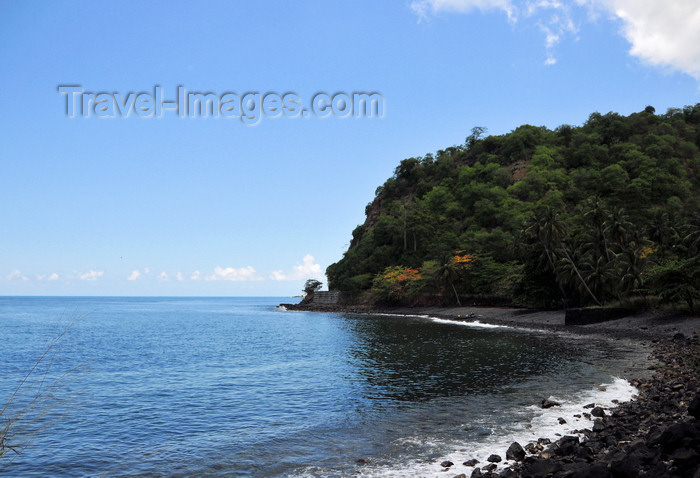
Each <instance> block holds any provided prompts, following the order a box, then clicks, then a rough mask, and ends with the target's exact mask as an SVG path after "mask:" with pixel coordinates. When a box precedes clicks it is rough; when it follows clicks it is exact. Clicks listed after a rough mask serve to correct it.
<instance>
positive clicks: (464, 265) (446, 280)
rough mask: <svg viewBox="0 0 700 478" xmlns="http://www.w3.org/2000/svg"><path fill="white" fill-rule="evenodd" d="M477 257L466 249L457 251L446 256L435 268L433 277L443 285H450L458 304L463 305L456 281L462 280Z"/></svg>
mask: <svg viewBox="0 0 700 478" xmlns="http://www.w3.org/2000/svg"><path fill="white" fill-rule="evenodd" d="M475 258H476V256H474V255H473V254H467V253H466V252H465V251H455V253H454V254H452V255H449V256H447V257H445V258H444V259H443V260H442V261H440V263H439V264H438V266H437V268H435V269H434V272H433V279H434V280H435V282H437V283H438V284H440V285H442V286H449V287H450V288H451V289H452V292H454V294H455V299H456V300H457V305H462V303H461V302H460V300H459V294H458V293H457V288H456V287H455V282H458V281H460V280H462V279H463V278H464V276H465V273H466V271H467V269H468V268H469V266H470V264H471V262H472V261H473V260H474V259H475Z"/></svg>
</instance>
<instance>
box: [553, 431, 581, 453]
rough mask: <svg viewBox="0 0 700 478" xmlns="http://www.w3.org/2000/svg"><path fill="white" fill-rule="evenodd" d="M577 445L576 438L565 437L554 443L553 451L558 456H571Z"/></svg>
mask: <svg viewBox="0 0 700 478" xmlns="http://www.w3.org/2000/svg"><path fill="white" fill-rule="evenodd" d="M578 444H579V440H578V437H577V436H572V435H567V436H565V437H562V438H560V439H559V440H557V441H556V442H554V446H553V451H554V453H555V454H557V455H560V456H563V455H572V454H574V453H575V452H576V447H577V446H578Z"/></svg>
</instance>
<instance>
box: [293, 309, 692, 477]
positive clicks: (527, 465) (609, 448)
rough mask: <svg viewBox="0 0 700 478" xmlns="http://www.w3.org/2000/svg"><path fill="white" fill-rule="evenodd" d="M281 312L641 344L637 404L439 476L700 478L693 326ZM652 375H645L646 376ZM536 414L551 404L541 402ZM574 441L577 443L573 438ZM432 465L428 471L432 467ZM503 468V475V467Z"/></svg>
mask: <svg viewBox="0 0 700 478" xmlns="http://www.w3.org/2000/svg"><path fill="white" fill-rule="evenodd" d="M285 308H287V309H289V310H306V311H324V312H342V313H373V314H377V313H391V314H404V315H430V316H435V317H439V318H447V319H451V320H469V321H474V320H478V321H480V322H484V323H491V324H496V325H508V326H513V327H521V328H530V329H537V330H549V331H552V332H567V333H575V334H582V335H602V336H606V337H608V338H613V339H616V340H620V339H632V340H633V341H637V342H639V343H640V344H641V343H644V344H646V341H648V342H649V343H650V344H651V346H652V350H653V353H652V355H653V359H654V361H655V364H654V365H651V366H649V367H648V368H649V371H648V372H647V373H643V374H639V375H642V376H641V377H639V378H636V379H635V378H629V381H630V382H631V383H632V384H633V385H634V386H635V387H636V388H637V389H638V391H639V393H638V397H637V399H636V400H633V401H631V402H627V403H623V404H620V405H619V406H618V407H616V408H613V409H607V410H606V409H603V408H601V407H599V406H597V404H595V403H593V404H590V405H588V406H587V407H586V408H587V409H584V410H582V411H581V415H586V414H588V416H589V417H591V418H593V420H594V421H593V425H592V426H591V428H586V429H581V430H575V432H576V435H571V436H563V437H561V438H559V439H558V440H556V441H554V442H551V441H550V440H548V439H545V438H542V439H540V440H538V441H537V442H533V443H527V444H518V443H513V444H512V445H511V446H510V448H509V449H508V450H507V451H506V452H505V457H504V458H505V463H502V462H503V461H504V458H503V457H501V456H499V455H492V456H491V457H489V459H488V460H487V461H488V463H475V462H474V460H468V461H466V462H465V463H463V465H464V466H468V467H473V469H472V471H471V474H470V475H467V474H465V473H461V474H456V475H450V474H449V472H450V470H452V469H453V468H452V467H453V466H454V464H453V463H452V462H449V461H447V462H442V463H440V464H439V466H440V467H441V468H440V469H441V470H442V471H444V472H446V476H450V477H454V478H469V477H472V478H479V477H484V478H493V477H505V478H516V477H532V478H546V477H554V478H557V477H561V478H564V477H566V478H618V477H620V478H622V477H650V478H672V477H677V478H700V397H699V396H698V388H699V387H700V378H699V375H700V339H699V338H698V334H697V330H698V329H699V327H698V325H700V319H698V318H693V317H681V316H673V315H659V314H653V313H644V314H639V315H637V316H634V317H631V318H625V319H618V320H614V321H610V322H608V323H604V324H595V325H589V326H566V325H564V319H563V312H561V311H522V310H517V309H497V308H494V309H487V308H464V307H462V308H415V309H414V308H410V309H409V308H401V309H399V308H392V309H383V310H377V309H375V308H369V307H362V306H359V307H342V306H329V305H325V306H322V307H319V306H314V305H313V304H311V305H306V306H295V305H291V306H290V305H288V304H287V305H285ZM652 372H653V373H652ZM542 406H543V407H556V406H557V404H556V403H552V402H546V401H544V400H543V403H542ZM579 437H581V438H579ZM437 465H438V464H436V466H437ZM503 465H506V468H505V469H504V468H503Z"/></svg>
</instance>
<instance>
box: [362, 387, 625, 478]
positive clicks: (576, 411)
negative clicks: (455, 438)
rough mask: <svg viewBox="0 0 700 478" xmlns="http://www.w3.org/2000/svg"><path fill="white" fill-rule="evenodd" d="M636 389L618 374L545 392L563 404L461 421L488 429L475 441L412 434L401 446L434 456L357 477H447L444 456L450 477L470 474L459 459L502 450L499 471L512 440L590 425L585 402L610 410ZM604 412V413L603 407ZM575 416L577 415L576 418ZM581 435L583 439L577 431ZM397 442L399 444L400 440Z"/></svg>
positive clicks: (367, 469)
mask: <svg viewBox="0 0 700 478" xmlns="http://www.w3.org/2000/svg"><path fill="white" fill-rule="evenodd" d="M636 394H637V389H636V388H634V387H633V386H632V385H631V384H630V383H629V382H627V381H626V380H623V379H620V378H614V377H613V379H612V381H611V382H610V383H606V384H601V385H600V386H598V387H595V388H593V389H591V390H586V391H582V392H581V393H579V394H577V395H576V396H573V397H559V396H552V397H548V398H550V399H551V400H554V401H556V402H558V403H560V404H561V407H552V408H549V409H543V408H541V407H540V406H539V404H538V405H532V406H530V407H525V408H524V409H521V410H508V411H504V413H513V415H514V416H516V417H522V421H521V422H517V423H513V424H511V425H510V426H507V427H506V426H501V427H497V426H492V428H491V427H489V423H488V420H489V417H485V418H484V419H483V420H482V421H481V422H480V423H478V424H477V423H465V424H464V426H465V427H467V426H475V425H476V426H479V427H482V428H484V429H485V430H489V429H490V431H491V434H490V435H489V436H485V437H483V439H480V440H479V441H478V442H475V443H456V442H455V443H444V442H443V443H439V442H437V441H433V440H432V439H431V438H429V437H421V436H414V437H408V438H404V439H402V440H401V441H402V443H401V444H403V445H406V446H407V448H411V447H410V445H419V446H420V447H421V448H423V449H424V450H426V454H427V453H430V451H431V450H441V452H440V453H438V454H439V455H440V456H439V457H437V458H435V457H436V454H435V453H430V455H431V456H432V459H431V460H429V461H426V460H424V459H423V460H421V458H425V456H424V457H411V458H410V459H408V458H407V459H406V460H403V461H402V462H401V463H398V464H396V465H391V466H386V465H385V466H376V467H375V466H372V465H368V466H363V467H360V468H359V469H358V476H367V477H408V476H420V477H436V478H437V477H442V478H444V477H445V472H444V468H443V467H441V466H440V463H442V462H443V461H447V460H449V461H451V462H453V463H454V466H452V467H450V469H449V476H454V475H457V474H460V473H464V474H466V475H467V476H470V475H471V473H472V471H473V470H474V468H473V467H468V466H464V465H463V462H465V461H467V460H471V459H477V460H479V464H478V465H477V467H484V466H486V465H488V464H489V463H488V461H487V458H488V457H489V456H490V455H492V454H497V455H500V456H501V458H503V460H504V461H502V462H501V463H498V465H499V466H498V469H499V470H502V469H504V468H506V467H508V466H509V465H510V464H511V463H509V462H507V461H505V455H506V450H507V449H508V447H509V446H510V444H511V443H513V442H518V443H520V445H522V446H523V447H524V446H525V445H526V444H528V443H531V442H536V441H537V440H538V439H539V438H549V439H550V440H551V441H552V442H554V441H556V440H558V439H559V438H560V437H562V436H564V435H576V434H575V433H574V430H582V429H585V428H588V429H590V428H591V427H592V426H593V421H592V420H591V419H587V418H586V417H584V416H583V413H590V411H591V410H590V409H584V408H583V407H584V406H585V405H588V404H591V403H594V404H595V405H596V406H601V407H603V408H604V409H606V410H608V409H611V408H615V407H616V406H617V404H619V403H623V402H627V401H630V400H632V399H633V398H635V396H636ZM606 413H607V412H606ZM574 415H581V416H580V418H577V417H575V416H574ZM559 418H564V420H566V423H564V424H560V423H559ZM579 438H581V439H582V438H583V436H582V435H580V434H579ZM401 444H399V445H401Z"/></svg>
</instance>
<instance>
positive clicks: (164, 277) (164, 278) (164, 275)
mask: <svg viewBox="0 0 700 478" xmlns="http://www.w3.org/2000/svg"><path fill="white" fill-rule="evenodd" d="M158 280H162V281H169V280H170V277H168V273H167V272H165V271H163V272H161V273H160V274H158Z"/></svg>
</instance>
